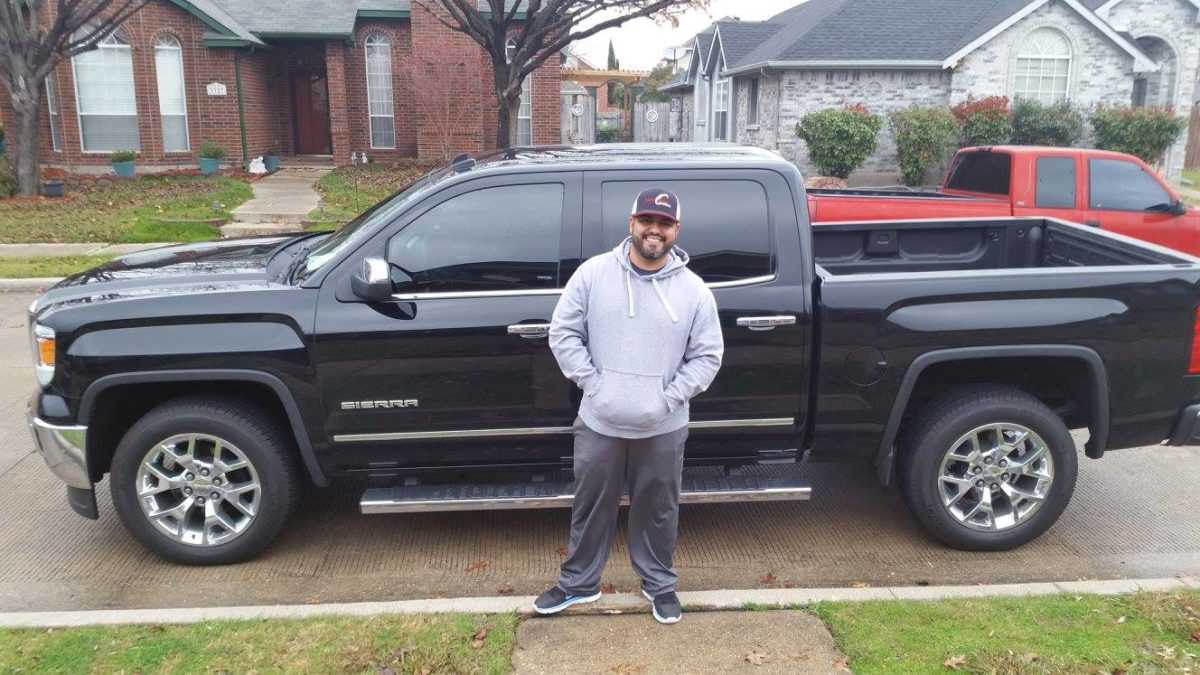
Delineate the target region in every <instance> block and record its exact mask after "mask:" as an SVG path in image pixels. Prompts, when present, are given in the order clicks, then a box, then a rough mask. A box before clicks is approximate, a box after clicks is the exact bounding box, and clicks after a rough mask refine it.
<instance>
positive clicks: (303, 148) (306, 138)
mask: <svg viewBox="0 0 1200 675" xmlns="http://www.w3.org/2000/svg"><path fill="white" fill-rule="evenodd" d="M292 120H293V121H294V125H295V134H296V137H295V142H296V154H298V155H329V154H332V153H333V141H332V140H331V138H330V135H329V87H328V85H327V83H326V81H325V76H324V75H319V74H316V73H294V74H293V75H292Z"/></svg>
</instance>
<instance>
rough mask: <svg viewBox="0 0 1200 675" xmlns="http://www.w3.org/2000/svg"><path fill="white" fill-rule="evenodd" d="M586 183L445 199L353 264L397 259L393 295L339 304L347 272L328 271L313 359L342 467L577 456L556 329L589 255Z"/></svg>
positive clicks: (503, 183)
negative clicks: (555, 348) (554, 343)
mask: <svg viewBox="0 0 1200 675" xmlns="http://www.w3.org/2000/svg"><path fill="white" fill-rule="evenodd" d="M578 183H579V178H578V175H577V174H567V175H561V174H556V175H546V176H538V175H523V176H519V177H512V176H506V177H503V178H493V179H480V180H475V181H471V182H469V183H465V184H461V185H457V186H454V187H452V188H450V189H448V190H446V191H444V192H443V193H440V194H437V195H434V196H433V197H432V198H431V200H430V201H433V202H435V203H434V204H421V205H419V206H417V207H416V208H415V209H414V210H413V212H410V213H409V214H406V215H404V216H402V220H401V221H399V222H397V223H396V225H395V226H394V227H393V228H392V229H391V231H390V232H388V233H387V235H386V236H381V237H380V238H379V239H380V240H379V241H373V242H371V243H370V244H368V245H366V246H364V247H363V248H364V249H370V250H369V251H368V250H364V253H363V255H362V256H361V257H357V259H356V260H353V261H347V263H346V265H349V266H350V267H353V266H354V264H356V263H357V264H361V259H362V258H363V257H367V256H372V257H384V258H386V259H387V261H388V263H389V266H390V268H391V273H392V282H393V288H394V290H395V293H396V294H395V296H394V297H393V299H392V300H391V301H389V302H381V303H371V302H358V301H339V300H336V299H334V298H333V295H334V294H335V293H337V289H338V287H339V286H341V285H343V284H341V283H339V281H338V279H336V278H335V277H337V276H338V275H339V274H341V273H342V270H341V268H339V269H338V270H337V272H336V273H335V274H334V275H331V277H330V278H329V279H326V281H325V282H324V283H323V284H322V289H321V295H322V300H321V303H320V305H319V309H318V312H317V321H316V325H317V336H318V337H317V341H316V349H315V357H316V368H317V376H318V378H319V380H320V390H321V396H322V399H323V406H324V420H325V429H326V431H327V433H328V435H329V436H330V437H331V439H332V440H333V442H334V443H333V447H334V455H333V457H331V459H332V460H333V463H334V465H335V466H336V467H337V469H347V470H351V471H368V472H370V473H373V474H375V475H383V474H401V473H406V472H407V471H411V470H417V469H420V468H423V467H438V466H440V467H446V466H462V467H468V466H492V467H497V468H499V467H498V466H497V465H505V464H507V465H511V464H513V463H514V458H515V463H518V464H524V465H536V464H538V463H539V462H541V463H543V464H544V465H545V466H546V467H547V468H548V467H549V466H552V465H557V464H558V463H559V462H560V459H561V458H562V457H564V456H569V455H570V454H571V433H570V419H569V417H570V414H571V412H570V411H571V410H572V406H573V405H574V400H577V398H575V397H574V392H575V387H574V385H573V384H572V383H571V382H570V381H569V380H567V379H566V378H565V377H563V375H562V373H561V371H560V370H559V368H558V364H557V363H556V361H555V360H554V356H553V354H552V353H551V352H550V346H549V343H548V340H547V335H546V332H547V331H548V328H549V323H550V318H551V316H552V315H553V313H554V307H555V305H556V304H557V303H558V298H559V295H560V293H561V291H560V289H561V288H562V284H563V283H565V281H566V275H567V274H569V272H568V271H567V270H569V269H571V268H572V267H573V266H574V265H577V264H578V258H579V251H580V241H579V214H580V210H581V207H580V202H579V185H578ZM547 419H554V420H556V421H557V424H556V425H555V426H554V427H551V426H549V425H548V424H547ZM563 419H566V420H567V421H566V422H562V421H561V420H563Z"/></svg>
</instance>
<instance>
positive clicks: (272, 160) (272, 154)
mask: <svg viewBox="0 0 1200 675" xmlns="http://www.w3.org/2000/svg"><path fill="white" fill-rule="evenodd" d="M279 160H280V157H279V150H278V149H277V148H276V146H274V145H272V146H271V149H270V150H268V151H267V154H265V155H263V166H265V167H266V168H267V171H276V170H278V169H279Z"/></svg>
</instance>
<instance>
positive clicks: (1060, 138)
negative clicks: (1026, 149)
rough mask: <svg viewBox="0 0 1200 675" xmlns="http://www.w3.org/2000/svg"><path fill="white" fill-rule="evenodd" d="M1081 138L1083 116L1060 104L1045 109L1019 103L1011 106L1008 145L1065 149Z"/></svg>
mask: <svg viewBox="0 0 1200 675" xmlns="http://www.w3.org/2000/svg"><path fill="white" fill-rule="evenodd" d="M1082 137H1083V115H1081V114H1080V113H1079V111H1077V110H1075V109H1074V108H1072V107H1071V104H1070V103H1068V102H1066V101H1063V102H1062V103H1054V104H1050V105H1046V104H1043V103H1038V102H1037V101H1030V100H1026V99H1019V100H1018V101H1017V102H1016V104H1014V105H1013V133H1012V142H1013V143H1015V144H1017V145H1049V146H1054V147H1060V148H1069V147H1071V146H1074V145H1075V144H1076V143H1078V142H1079V139H1080V138H1082Z"/></svg>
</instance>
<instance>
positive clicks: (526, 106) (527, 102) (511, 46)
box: [504, 38, 533, 147]
mask: <svg viewBox="0 0 1200 675" xmlns="http://www.w3.org/2000/svg"><path fill="white" fill-rule="evenodd" d="M516 48H517V39H516V38H509V39H508V42H506V43H504V60H505V63H509V64H511V63H512V53H513V51H514V50H516ZM522 113H525V114H522ZM522 121H524V122H525V124H526V125H527V126H528V127H529V129H528V131H522V129H521V126H522V124H521V123H522ZM526 134H527V137H528V140H529V142H528V143H522V142H521V138H522V136H523V135H526ZM509 140H510V142H511V143H512V144H513V145H514V146H518V147H524V146H531V145H533V73H530V74H528V75H526V76H525V78H524V79H523V80H521V102H520V104H519V105H518V106H517V137H516V138H513V139H509Z"/></svg>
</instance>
